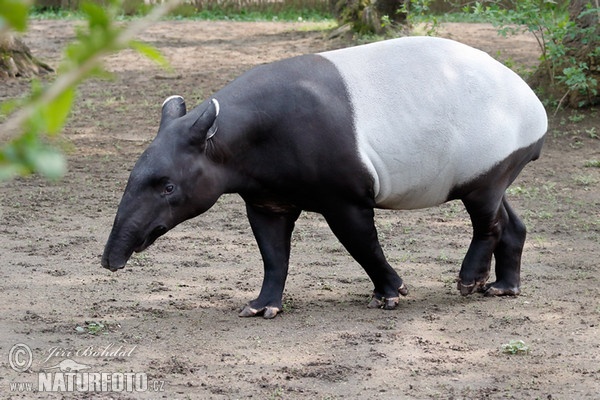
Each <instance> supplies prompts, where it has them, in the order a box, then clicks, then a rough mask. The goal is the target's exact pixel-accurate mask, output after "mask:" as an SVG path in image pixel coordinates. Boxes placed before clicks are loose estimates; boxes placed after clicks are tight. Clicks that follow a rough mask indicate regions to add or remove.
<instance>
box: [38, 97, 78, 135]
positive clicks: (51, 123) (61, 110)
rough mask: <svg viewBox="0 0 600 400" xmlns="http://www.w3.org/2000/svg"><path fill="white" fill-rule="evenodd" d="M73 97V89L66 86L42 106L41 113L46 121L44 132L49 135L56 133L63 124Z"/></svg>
mask: <svg viewBox="0 0 600 400" xmlns="http://www.w3.org/2000/svg"><path fill="white" fill-rule="evenodd" d="M74 98H75V89H74V88H72V87H71V88H68V89H67V90H65V91H64V92H63V93H61V94H60V95H59V96H58V97H56V98H55V99H54V101H52V102H51V103H49V104H46V105H44V107H43V108H42V115H43V116H44V120H45V122H46V132H48V134H50V135H56V134H57V133H59V132H60V130H61V129H62V127H63V125H64V124H65V122H66V120H67V117H68V116H69V112H70V111H71V106H72V104H73V99H74Z"/></svg>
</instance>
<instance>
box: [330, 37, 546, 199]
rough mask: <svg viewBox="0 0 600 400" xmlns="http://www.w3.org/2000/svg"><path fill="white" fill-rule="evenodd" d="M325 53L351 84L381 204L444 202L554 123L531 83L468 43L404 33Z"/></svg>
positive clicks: (361, 146)
mask: <svg viewBox="0 0 600 400" xmlns="http://www.w3.org/2000/svg"><path fill="white" fill-rule="evenodd" d="M320 55H321V56H323V57H325V58H327V59H329V60H330V61H331V62H333V63H334V64H335V66H336V68H337V69H338V71H339V72H340V75H341V76H342V79H343V80H344V83H345V85H346V88H347V90H348V95H349V97H350V101H351V103H352V109H353V113H354V115H353V120H354V129H355V134H356V139H357V146H358V149H357V151H358V153H359V156H360V158H361V160H362V162H363V163H364V165H365V167H366V168H367V169H368V171H369V173H370V174H371V176H372V177H373V181H374V191H375V201H376V203H377V205H378V206H380V207H384V208H397V209H410V208H423V207H429V206H433V205H437V204H440V203H443V202H444V201H446V200H447V199H448V195H449V193H450V191H451V190H452V188H454V187H456V186H458V185H461V184H464V183H467V182H469V181H471V180H473V179H475V178H476V177H477V176H480V175H482V174H484V173H485V172H487V171H489V170H490V169H491V168H492V167H493V166H494V165H496V164H498V163H499V162H501V161H502V160H504V159H506V158H507V157H508V156H509V155H510V154H512V153H513V152H515V151H516V150H518V149H520V148H523V147H526V146H528V145H530V144H532V143H534V142H536V141H537V140H538V139H539V138H541V137H542V136H543V135H544V133H545V132H546V114H545V111H544V108H543V106H542V105H541V103H540V102H539V100H538V99H537V97H536V96H535V95H534V94H533V92H532V91H531V90H530V89H529V87H528V86H527V84H526V83H525V82H523V81H522V80H521V78H519V77H518V76H517V75H516V74H514V73H513V72H512V71H511V70H509V69H508V68H506V67H505V66H503V65H502V64H500V63H498V62H497V61H495V60H494V59H492V58H491V57H489V56H488V55H487V54H485V53H483V52H481V51H479V50H476V49H473V48H470V47H468V46H465V45H462V44H459V43H456V42H453V41H448V40H444V39H435V38H404V39H398V40H395V41H386V42H380V43H375V44H371V45H366V46H359V47H356V48H353V49H347V50H338V51H331V52H326V53H321V54H320Z"/></svg>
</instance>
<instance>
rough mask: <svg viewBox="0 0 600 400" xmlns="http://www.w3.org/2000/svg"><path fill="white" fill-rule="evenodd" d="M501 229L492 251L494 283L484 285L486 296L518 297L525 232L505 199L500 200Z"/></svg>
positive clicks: (523, 226)
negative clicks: (494, 265) (494, 261)
mask: <svg viewBox="0 0 600 400" xmlns="http://www.w3.org/2000/svg"><path fill="white" fill-rule="evenodd" d="M500 211H501V213H502V220H503V222H504V223H503V229H502V235H501V236H500V241H499V242H498V245H497V246H496V250H494V257H495V259H496V269H495V270H496V282H494V283H489V284H487V285H485V287H484V289H485V295H486V296H502V295H513V296H514V295H518V294H519V293H520V279H521V278H520V275H521V254H522V253H523V246H524V245H525V236H526V234H527V231H526V229H525V225H524V224H523V222H522V221H521V220H520V219H519V217H518V216H517V215H516V214H515V212H514V211H513V210H512V208H511V207H510V205H509V204H508V202H507V201H506V198H503V199H502V207H501V210H500Z"/></svg>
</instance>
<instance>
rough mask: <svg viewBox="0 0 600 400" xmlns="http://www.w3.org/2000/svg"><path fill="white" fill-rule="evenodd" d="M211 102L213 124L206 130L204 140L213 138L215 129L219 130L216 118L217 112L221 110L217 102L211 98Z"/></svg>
mask: <svg viewBox="0 0 600 400" xmlns="http://www.w3.org/2000/svg"><path fill="white" fill-rule="evenodd" d="M211 101H212V103H213V105H214V106H215V122H214V123H213V124H212V126H211V127H210V129H209V130H208V133H207V134H206V140H208V139H210V138H211V137H213V136H215V133H217V129H218V128H219V127H218V125H217V117H218V116H219V111H220V110H221V106H220V105H219V102H218V101H217V99H214V98H213V99H212V100H211Z"/></svg>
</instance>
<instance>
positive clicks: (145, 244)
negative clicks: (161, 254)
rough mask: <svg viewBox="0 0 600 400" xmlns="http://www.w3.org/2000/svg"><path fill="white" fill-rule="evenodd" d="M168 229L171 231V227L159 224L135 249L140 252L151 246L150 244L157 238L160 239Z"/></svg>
mask: <svg viewBox="0 0 600 400" xmlns="http://www.w3.org/2000/svg"><path fill="white" fill-rule="evenodd" d="M168 231H169V229H168V228H167V227H166V226H164V225H159V226H157V227H156V228H154V229H153V230H152V231H151V232H150V234H149V235H148V236H147V237H146V239H144V241H143V242H142V243H141V244H140V245H139V246H137V247H136V248H135V249H134V251H135V252H136V253H139V252H141V251H144V250H146V249H147V248H148V247H150V245H151V244H152V243H154V242H155V241H156V239H158V238H159V237H161V236H162V235H164V234H165V233H167V232H168Z"/></svg>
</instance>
